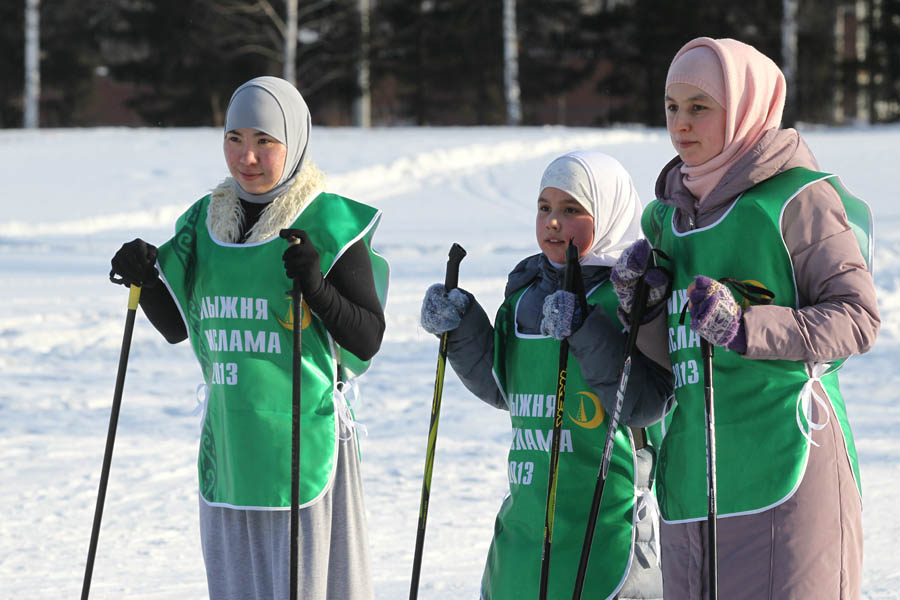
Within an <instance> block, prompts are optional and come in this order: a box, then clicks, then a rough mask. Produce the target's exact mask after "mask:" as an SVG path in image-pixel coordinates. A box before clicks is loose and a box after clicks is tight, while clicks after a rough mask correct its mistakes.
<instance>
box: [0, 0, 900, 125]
mask: <svg viewBox="0 0 900 600" xmlns="http://www.w3.org/2000/svg"><path fill="white" fill-rule="evenodd" d="M792 3H793V5H794V9H795V11H794V13H795V14H788V11H787V10H786V9H785V7H786V6H788V5H790V4H792ZM286 4H287V3H286V2H284V1H283V0H54V1H52V2H51V1H47V0H45V1H44V2H42V3H41V4H40V33H39V41H40V55H39V56H40V60H39V65H40V104H39V107H40V111H39V112H40V123H41V126H45V127H47V126H55V127H65V126H95V125H108V124H129V125H150V126H204V125H219V124H221V122H222V118H223V115H224V110H225V107H226V106H227V102H228V99H229V97H230V94H231V92H232V91H233V90H234V88H235V87H237V86H238V85H239V84H240V83H242V82H244V81H246V80H247V79H249V78H250V77H253V76H257V75H264V74H269V75H279V76H281V75H282V73H284V56H285V54H284V52H283V47H284V39H285V35H286V31H289V28H288V27H287V22H286V11H287V8H286ZM515 4H516V11H515V16H516V18H515V34H516V40H517V45H518V52H517V53H516V60H517V67H518V68H517V73H518V85H519V88H520V90H521V115H522V116H521V122H522V123H523V124H526V125H529V124H531V125H533V124H546V123H559V124H565V125H598V126H602V125H609V124H613V123H643V124H646V125H654V126H656V125H661V124H662V122H663V119H664V114H663V111H662V109H661V105H662V85H663V82H664V81H665V75H666V71H667V69H668V65H669V61H670V60H671V57H672V56H673V55H674V53H675V52H676V51H677V50H678V48H679V47H680V46H681V45H682V44H684V43H685V42H686V41H688V40H690V39H692V38H694V37H697V36H700V35H706V36H710V37H716V38H722V37H732V38H736V39H739V40H742V41H744V42H747V43H750V44H753V45H754V46H756V47H757V48H759V49H760V50H761V51H762V52H764V53H766V54H767V55H768V56H770V57H772V58H773V59H774V60H775V61H776V62H778V63H779V64H780V65H782V66H784V64H785V61H790V62H789V63H788V64H792V65H794V72H793V73H792V76H791V87H790V90H789V93H790V94H791V95H790V98H791V103H790V112H789V114H788V115H787V117H788V120H789V121H791V122H793V121H805V122H816V123H835V122H853V121H857V120H862V121H868V122H889V121H896V120H898V119H900V0H854V1H852V2H847V1H838V0H744V1H743V2H740V3H738V2H734V3H732V2H707V3H698V2H685V1H683V0H666V1H663V0H518V2H517V3H515ZM360 5H361V3H360V0H300V1H299V3H298V8H297V29H296V31H297V36H296V40H297V44H296V54H295V59H294V64H293V66H294V72H295V73H296V83H297V86H298V88H299V89H300V90H301V92H302V93H303V95H304V97H305V98H306V100H307V103H308V104H309V106H310V109H311V111H312V113H313V119H314V121H315V122H316V123H320V124H330V125H349V124H352V122H353V110H354V103H355V102H358V100H359V98H360V97H361V95H362V94H363V92H365V93H366V95H367V97H368V98H370V99H371V119H372V122H373V123H374V124H377V125H397V124H408V125H499V124H505V123H506V122H507V104H506V102H507V96H506V94H505V90H504V73H505V71H504V67H505V64H504V38H503V33H504V32H503V16H504V15H503V10H504V6H503V5H504V1H503V0H478V1H472V0H415V1H412V0H367V2H366V5H367V7H368V8H367V11H366V14H365V15H362V14H361V12H360ZM363 16H365V17H366V22H365V26H364V25H363ZM786 19H790V24H791V26H792V30H791V31H793V32H795V41H796V44H795V46H794V48H795V50H791V51H790V52H791V53H792V56H787V55H786V52H787V50H786V48H789V46H786V45H785V44H784V31H785V23H786ZM0 30H2V37H0V44H2V52H0V85H2V88H3V90H5V93H4V94H3V95H2V97H0V127H7V128H8V127H21V126H22V120H23V111H24V104H25V99H24V95H25V91H24V90H25V85H24V81H25V50H24V46H25V0H9V1H6V2H2V3H0ZM794 52H795V54H794ZM361 64H365V65H366V68H367V76H366V77H365V78H360V77H359V68H360V65H361ZM365 82H368V89H366V90H363V89H361V86H366V83H365Z"/></svg>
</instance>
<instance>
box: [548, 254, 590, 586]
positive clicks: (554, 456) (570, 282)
mask: <svg viewBox="0 0 900 600" xmlns="http://www.w3.org/2000/svg"><path fill="white" fill-rule="evenodd" d="M576 277H581V269H580V268H579V265H578V246H576V245H575V244H574V243H572V241H571V240H570V241H569V246H568V248H566V276H565V282H564V284H563V287H564V289H565V290H566V291H567V292H571V291H572V290H573V289H574V287H575V280H576ZM568 361H569V342H568V340H562V341H561V342H560V344H559V369H558V371H557V378H556V414H555V416H554V419H553V435H552V438H553V439H552V440H551V442H550V468H549V473H548V479H549V481H548V482H547V504H546V511H545V512H544V544H543V546H542V548H541V583H540V590H539V596H538V597H539V598H540V600H547V587H548V585H549V582H550V547H551V545H552V544H553V521H554V513H555V510H556V485H557V482H558V481H559V470H558V467H559V438H560V434H561V432H562V422H563V416H564V414H565V413H564V412H563V408H564V405H565V398H566V374H567V370H568V369H567V366H568Z"/></svg>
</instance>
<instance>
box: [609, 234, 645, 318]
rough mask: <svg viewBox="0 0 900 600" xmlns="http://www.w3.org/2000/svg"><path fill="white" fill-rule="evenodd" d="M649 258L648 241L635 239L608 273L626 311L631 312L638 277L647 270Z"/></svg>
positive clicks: (620, 303)
mask: <svg viewBox="0 0 900 600" xmlns="http://www.w3.org/2000/svg"><path fill="white" fill-rule="evenodd" d="M649 260H650V242H648V241H647V240H645V239H639V240H635V242H634V243H633V244H631V245H630V246H628V247H627V248H625V250H624V251H623V252H622V254H621V255H620V256H619V260H618V261H616V264H615V266H614V267H613V268H612V272H611V273H610V274H609V280H610V281H611V282H612V284H613V289H614V290H615V292H616V296H618V298H619V306H621V307H622V310H624V311H625V312H627V313H630V312H631V305H632V304H634V294H635V292H636V291H637V282H638V279H640V278H641V275H643V274H644V272H645V271H646V270H647V263H648V261H649Z"/></svg>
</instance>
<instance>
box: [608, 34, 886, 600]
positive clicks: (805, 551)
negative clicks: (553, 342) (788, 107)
mask: <svg viewBox="0 0 900 600" xmlns="http://www.w3.org/2000/svg"><path fill="white" fill-rule="evenodd" d="M784 100H785V81H784V76H783V75H782V73H781V71H780V70H779V69H778V67H777V66H776V65H775V63H774V62H772V61H771V60H770V59H769V58H767V57H766V56H764V55H763V54H761V53H760V52H759V51H757V50H756V49H755V48H753V47H752V46H749V45H747V44H744V43H741V42H739V41H736V40H731V39H721V40H714V39H710V38H705V37H704V38H697V39H695V40H692V41H690V42H688V43H687V44H686V45H685V46H684V47H682V48H681V50H679V51H678V53H677V54H676V55H675V58H674V59H673V61H672V64H671V66H670V68H669V73H668V77H667V78H666V88H665V110H666V120H667V126H668V130H669V135H670V137H671V140H672V144H673V146H674V147H675V150H676V151H677V153H678V156H677V157H675V158H674V159H672V161H670V162H669V164H667V165H666V166H665V167H664V168H663V170H662V173H661V174H660V176H659V178H658V180H657V184H656V195H657V199H656V200H654V201H653V202H651V203H650V204H649V205H648V206H647V208H646V209H645V211H644V214H643V219H642V226H643V229H644V233H645V235H646V236H647V240H646V241H644V240H641V241H638V242H636V243H635V244H634V245H632V246H631V247H630V248H629V249H628V250H626V251H625V252H624V253H623V254H622V256H621V257H620V259H619V261H618V263H617V264H616V266H615V268H614V273H613V275H612V280H613V282H614V285H615V286H616V291H617V294H618V295H619V299H620V304H621V306H622V309H623V311H624V312H625V313H626V315H627V314H629V313H630V310H631V299H632V298H633V296H634V293H633V290H634V286H635V285H636V282H637V279H638V277H639V276H640V275H641V274H642V273H644V272H646V271H647V266H648V259H649V256H650V245H652V246H653V247H655V248H658V249H660V250H662V251H663V252H664V253H665V255H666V256H667V257H668V259H665V258H663V259H660V261H659V262H660V266H663V267H665V268H667V269H668V270H669V272H670V276H671V283H672V293H671V296H670V297H669V299H668V301H667V302H666V303H665V308H666V310H660V311H658V313H659V316H658V317H656V318H655V319H654V320H653V321H651V322H650V323H648V324H647V325H646V326H644V327H642V328H641V331H640V334H641V335H640V340H639V345H640V346H641V347H642V349H643V350H644V352H645V354H648V355H650V356H657V357H661V358H659V360H661V361H662V362H664V363H668V364H669V365H670V366H671V368H672V371H673V375H674V379H675V398H676V403H675V408H674V409H673V410H672V411H671V412H670V413H669V414H668V415H667V416H666V427H665V428H664V430H665V435H664V437H663V439H662V441H661V443H660V446H659V463H658V464H659V467H658V472H657V483H656V485H657V488H656V489H657V496H658V499H659V505H660V514H661V516H662V520H663V525H662V536H661V537H662V568H663V585H664V596H665V597H666V598H667V599H668V600H671V599H673V598H708V597H709V595H710V586H711V583H710V578H709V573H708V570H707V569H708V564H709V561H708V558H709V548H708V536H707V533H708V519H707V509H708V489H709V486H708V478H707V427H706V417H705V415H706V412H705V397H706V396H705V387H706V386H705V377H704V376H705V375H710V374H712V375H714V376H713V379H712V385H713V386H714V394H713V397H714V408H715V440H716V447H715V450H716V463H715V474H716V479H717V490H716V502H717V509H718V519H717V562H716V566H717V573H718V596H719V597H720V598H729V599H736V598H737V599H740V598H747V599H753V600H761V599H770V598H778V599H780V600H781V599H794V598H796V599H809V598H816V599H839V598H840V599H844V598H859V594H860V584H861V575H862V539H863V533H862V518H861V498H860V490H861V487H860V482H859V467H858V462H857V456H856V449H855V445H854V442H853V435H852V432H851V429H850V423H849V420H848V417H847V410H846V405H845V402H844V399H843V397H842V396H841V392H840V389H839V387H838V381H837V371H838V369H839V368H840V366H841V365H842V364H843V362H844V361H845V360H846V359H847V358H848V357H850V356H851V355H854V354H861V353H863V352H866V351H867V350H869V349H870V348H871V347H872V344H873V343H874V341H875V337H876V335H877V332H878V328H879V326H880V317H879V315H878V308H877V303H876V298H875V288H874V284H873V281H872V275H871V256H872V251H871V249H872V245H871V214H870V212H869V211H868V207H867V206H866V205H865V203H864V202H862V201H861V200H859V199H857V198H855V197H853V196H852V195H851V194H850V193H849V192H848V191H847V190H846V188H844V186H843V185H842V184H841V182H840V180H839V179H838V178H837V177H836V176H834V175H831V174H829V173H823V172H820V171H819V166H818V164H817V162H816V160H815V158H814V157H813V155H812V152H811V151H810V149H809V148H808V147H807V145H806V144H805V143H804V141H803V139H802V138H801V136H800V134H799V133H798V132H797V131H795V130H793V129H780V128H779V127H780V121H781V116H782V111H783V108H784ZM685 311H686V312H687V313H689V318H687V315H684V316H683V315H682V313H683V312H685ZM655 312H657V311H649V312H648V314H654V313H655ZM701 338H702V339H704V340H706V341H707V342H708V343H710V344H711V345H713V346H714V347H715V352H714V355H713V359H712V373H704V362H703V359H702V356H701V350H700V340H701ZM663 349H664V350H665V352H663V351H662V350H663ZM666 353H667V354H668V356H666Z"/></svg>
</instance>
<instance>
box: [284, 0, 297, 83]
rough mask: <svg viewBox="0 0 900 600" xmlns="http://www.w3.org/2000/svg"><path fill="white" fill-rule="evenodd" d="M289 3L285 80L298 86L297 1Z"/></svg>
mask: <svg viewBox="0 0 900 600" xmlns="http://www.w3.org/2000/svg"><path fill="white" fill-rule="evenodd" d="M285 1H286V3H287V10H286V13H287V23H286V24H285V31H284V78H285V79H287V80H288V81H290V82H291V83H292V84H294V85H296V84H297V69H296V66H297V0H285Z"/></svg>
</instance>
